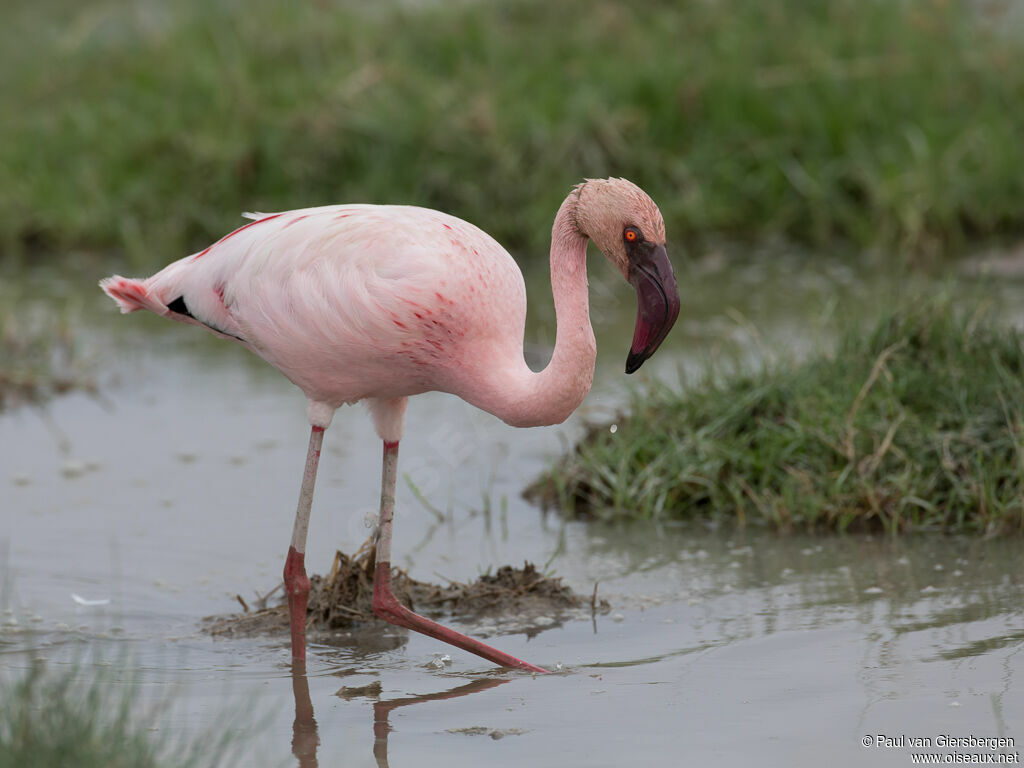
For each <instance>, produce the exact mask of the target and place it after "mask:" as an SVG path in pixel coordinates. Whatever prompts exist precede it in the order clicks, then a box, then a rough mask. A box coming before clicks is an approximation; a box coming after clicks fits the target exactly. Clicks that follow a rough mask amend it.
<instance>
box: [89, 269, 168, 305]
mask: <svg viewBox="0 0 1024 768" xmlns="http://www.w3.org/2000/svg"><path fill="white" fill-rule="evenodd" d="M100 288H102V289H103V291H104V293H106V294H107V296H109V297H110V298H112V299H113V300H114V301H116V302H117V306H119V307H120V308H121V312H122V313H124V314H128V313H129V312H134V311H136V310H138V309H148V310H149V311H150V312H156V313H157V314H158V315H163V314H166V313H167V307H166V306H165V305H164V303H163V302H161V301H160V300H159V299H157V298H156V297H154V296H151V295H150V293H149V291H148V290H147V288H146V281H145V280H133V279H131V278H128V277H121V276H120V275H114V276H113V277H106V278H104V279H102V280H100Z"/></svg>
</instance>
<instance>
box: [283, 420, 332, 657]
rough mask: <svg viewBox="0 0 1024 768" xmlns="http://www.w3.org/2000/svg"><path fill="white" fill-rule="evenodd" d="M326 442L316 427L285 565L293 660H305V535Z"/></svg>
mask: <svg viewBox="0 0 1024 768" xmlns="http://www.w3.org/2000/svg"><path fill="white" fill-rule="evenodd" d="M323 442H324V428H323V427H313V430H312V431H311V432H310V435H309V451H308V452H307V454H306V468H305V470H304V471H303V473H302V488H301V489H300V491H299V505H298V508H297V509H296V510H295V528H294V529H293V530H292V544H291V546H290V547H289V548H288V558H287V559H286V560H285V562H284V590H285V594H286V595H287V596H288V621H289V623H290V625H291V632H292V658H293V659H296V660H299V661H305V660H306V605H307V603H308V602H309V577H308V576H307V575H306V532H307V531H308V530H309V510H310V508H311V507H312V506H313V486H314V485H315V484H316V468H317V465H319V463H320V448H321V446H322V445H323Z"/></svg>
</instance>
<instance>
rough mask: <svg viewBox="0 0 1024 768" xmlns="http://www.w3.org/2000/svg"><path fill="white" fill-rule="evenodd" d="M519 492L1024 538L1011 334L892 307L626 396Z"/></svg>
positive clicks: (820, 523) (1022, 370) (1022, 454)
mask: <svg viewBox="0 0 1024 768" xmlns="http://www.w3.org/2000/svg"><path fill="white" fill-rule="evenodd" d="M528 493H529V494H530V495H532V496H533V497H535V498H541V499H547V500H548V501H554V502H557V503H559V504H560V505H562V506H563V507H564V508H567V509H574V510H576V511H577V512H581V513H585V514H588V515H592V516H594V517H598V518H602V519H616V518H711V519H732V520H735V521H737V522H739V523H741V524H742V523H745V522H756V523H764V524H768V525H771V526H773V527H776V528H778V529H781V530H792V529H799V530H825V529H832V530H839V531H843V530H847V529H850V528H867V529H871V528H882V529H884V530H886V531H890V532H893V533H896V532H903V531H920V530H936V531H957V532H973V533H977V534H983V535H995V534H998V533H1003V532H1008V531H1016V532H1024V337H1022V335H1021V333H1020V332H1018V331H1016V330H1012V329H1008V328H1003V327H999V326H998V325H996V324H995V323H994V322H992V321H990V318H989V317H988V316H987V313H986V312H985V310H983V309H978V310H976V311H975V312H974V313H972V314H964V313H960V312H956V311H954V310H953V309H952V308H951V306H950V305H949V304H948V303H946V302H930V303H928V304H927V305H924V306H919V307H917V308H915V309H913V310H910V311H899V312H894V313H892V314H889V315H888V316H886V317H884V318H882V319H881V320H879V321H878V322H877V324H876V325H875V326H874V327H873V328H872V329H870V331H869V332H867V333H864V332H862V331H850V332H848V333H847V334H846V335H845V336H843V338H842V339H841V340H840V342H839V343H838V346H837V348H836V351H835V352H834V354H831V355H827V356H821V357H818V358H815V359H811V360H808V361H806V362H804V363H802V364H794V365H783V364H776V365H772V366H766V367H765V368H763V369H762V370H760V371H759V372H757V373H753V374H749V375H740V376H734V377H731V378H728V379H726V380H724V381H717V382H715V381H707V382H705V383H704V384H703V385H701V386H698V387H696V388H694V389H691V390H687V391H676V390H671V389H668V388H664V387H659V388H654V389H653V390H651V391H647V392H643V393H642V394H640V393H638V394H637V395H636V396H635V397H634V400H633V403H632V407H631V412H630V414H629V415H628V416H627V417H624V418H622V419H621V420H618V422H617V430H616V431H615V432H614V433H612V432H611V430H610V429H609V428H608V426H607V425H605V426H595V427H593V428H591V429H590V431H589V433H588V434H587V435H586V436H585V437H584V438H583V439H582V440H581V442H580V443H579V445H578V446H577V447H576V449H575V451H574V452H573V453H571V454H570V455H568V456H566V457H565V458H564V459H563V460H562V461H561V463H560V464H559V465H558V466H557V467H556V468H554V469H553V470H551V471H550V472H549V473H548V474H547V475H546V476H545V477H544V478H542V479H541V480H540V481H539V482H538V483H537V484H535V485H534V486H533V487H532V488H531V489H530V491H529V492H528Z"/></svg>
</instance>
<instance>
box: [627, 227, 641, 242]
mask: <svg viewBox="0 0 1024 768" xmlns="http://www.w3.org/2000/svg"><path fill="white" fill-rule="evenodd" d="M623 237H625V238H626V242H627V243H635V242H636V241H637V240H639V239H640V233H639V232H637V231H636V230H635V229H633V227H629V228H627V229H626V231H625V232H624V233H623Z"/></svg>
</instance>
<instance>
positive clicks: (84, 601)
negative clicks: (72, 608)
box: [71, 592, 110, 607]
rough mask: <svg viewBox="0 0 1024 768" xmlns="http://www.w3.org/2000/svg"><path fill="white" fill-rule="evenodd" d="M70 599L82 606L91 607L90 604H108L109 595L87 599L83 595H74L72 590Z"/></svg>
mask: <svg viewBox="0 0 1024 768" xmlns="http://www.w3.org/2000/svg"><path fill="white" fill-rule="evenodd" d="M71 599H72V600H74V601H75V602H76V603H78V605H84V606H87V607H92V606H97V605H110V598H109V597H106V598H101V599H99V600H87V599H85V598H84V597H82V596H81V595H76V594H75V593H74V592H72V593H71Z"/></svg>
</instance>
